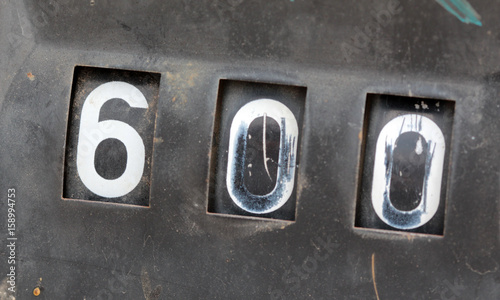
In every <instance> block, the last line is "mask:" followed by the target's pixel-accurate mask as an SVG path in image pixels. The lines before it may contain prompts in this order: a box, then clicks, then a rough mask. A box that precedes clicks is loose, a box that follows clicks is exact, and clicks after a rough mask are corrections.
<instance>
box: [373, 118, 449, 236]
mask: <svg viewBox="0 0 500 300" xmlns="http://www.w3.org/2000/svg"><path fill="white" fill-rule="evenodd" d="M406 132H416V133H418V134H420V135H421V136H422V137H423V138H424V139H425V142H426V145H427V148H426V149H418V148H419V146H420V147H421V145H422V144H421V143H420V144H418V145H417V146H416V148H415V151H417V152H422V151H426V153H427V157H426V159H425V173H424V174H425V175H424V178H423V183H422V192H421V198H420V202H419V205H418V206H417V207H416V208H414V209H413V210H410V211H402V210H399V209H397V208H395V207H394V205H393V204H392V203H391V198H390V188H391V176H392V173H393V172H392V169H393V164H394V150H395V148H396V142H397V140H398V138H399V137H400V136H401V135H402V134H403V133H406ZM445 148H446V146H445V140H444V136H443V132H442V131H441V129H440V128H439V127H438V126H437V125H436V123H434V122H433V121H432V120H431V119H429V118H427V117H424V116H421V115H410V114H407V115H402V116H399V117H396V118H394V119H392V120H391V121H390V122H389V123H387V124H386V125H385V126H384V128H382V130H381V132H380V134H379V136H378V139H377V145H376V150H375V151H376V152H375V164H374V168H373V182H372V194H371V196H372V204H373V208H374V210H375V212H376V213H377V215H378V216H379V217H380V219H381V220H382V221H384V222H385V223H386V224H388V225H390V226H392V227H395V228H398V229H413V228H417V227H420V226H422V225H424V224H426V223H427V222H429V221H430V220H431V219H432V217H433V216H434V215H435V214H436V212H437V210H438V207H439V198H440V194H441V179H442V175H443V165H444V155H445V150H446V149H445Z"/></svg>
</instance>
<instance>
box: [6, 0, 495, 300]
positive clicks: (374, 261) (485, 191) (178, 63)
mask: <svg viewBox="0 0 500 300" xmlns="http://www.w3.org/2000/svg"><path fill="white" fill-rule="evenodd" d="M389 3H392V2H390V1H384V0H376V1H375V0H370V1H352V2H345V1H329V2H327V1H322V2H320V1H299V0H295V1H230V0H220V1H190V0H182V1H152V0H148V1H139V2H136V1H127V2H117V1H100V0H93V1H70V0H52V1H31V0H30V1H24V2H23V1H6V0H3V1H0V22H1V25H2V26H0V78H1V80H0V110H1V112H0V140H1V141H2V143H1V146H0V174H1V175H0V195H1V197H0V199H1V201H0V216H1V217H0V226H1V229H0V232H2V233H1V234H0V236H1V240H2V243H3V244H2V245H1V246H0V271H1V273H0V297H9V296H10V295H11V293H10V291H9V290H8V287H9V286H10V283H9V281H10V275H7V274H9V273H10V267H12V266H14V265H13V264H10V263H9V260H11V259H10V258H9V257H11V256H12V255H11V249H9V248H8V247H7V246H8V245H9V243H11V242H14V241H15V250H13V251H14V254H15V262H16V264H15V275H14V276H15V287H16V295H15V296H16V299H30V298H35V296H34V295H33V291H34V289H35V288H37V287H38V288H40V290H41V293H40V295H39V296H38V298H40V299H142V298H144V299H168V298H174V299H200V298H204V299H255V298H270V299H273V298H274V299H307V298H311V299H332V298H334V299H377V298H380V299H408V298H409V299H498V298H500V270H499V268H500V267H499V265H500V251H499V250H500V221H499V220H500V216H499V212H500V199H499V196H498V195H499V192H500V191H499V188H500V178H499V170H500V165H499V161H500V160H499V159H498V158H499V155H500V153H499V152H500V151H499V147H498V141H499V140H500V131H499V123H498V115H499V112H500V104H499V99H498V98H499V96H500V78H499V76H498V74H499V72H500V63H499V62H500V51H499V50H500V34H499V33H500V23H499V22H498V15H499V14H500V6H498V5H496V3H494V2H491V1H481V0H477V1H472V0H470V3H471V5H472V7H474V9H475V10H476V11H477V12H478V13H479V15H480V16H481V22H482V26H476V25H473V24H465V23H463V22H461V21H460V20H458V19H457V18H456V17H455V16H454V15H452V14H450V13H449V12H448V11H446V10H445V9H444V8H443V7H441V6H440V5H439V4H437V3H436V2H435V1H407V2H401V3H399V5H398V6H397V7H396V9H393V10H392V12H391V9H390V7H392V6H390V5H389ZM391 5H392V4H391ZM386 12H389V14H390V15H389V16H390V17H387V19H385V21H377V16H380V15H386V16H387V14H386ZM377 22H378V23H377ZM374 24H375V25H374ZM376 24H379V25H376ZM367 28H368V29H367ZM78 65H80V66H92V67H103V68H111V69H122V70H132V71H147V72H156V73H160V75H161V79H160V89H159V97H158V106H157V117H156V130H155V133H154V139H153V150H152V161H154V164H153V165H152V166H151V182H150V184H151V186H150V199H149V207H140V206H133V205H122V204H117V203H104V202H102V201H67V200H64V199H63V198H62V196H61V195H62V194H63V183H64V155H65V153H66V150H67V149H66V148H65V147H66V136H67V133H68V122H70V121H74V119H73V118H72V115H71V114H70V107H71V105H70V101H71V88H72V84H73V74H74V68H75V66H78ZM221 79H229V80H241V81H252V82H261V83H273V84H282V85H287V86H302V87H306V88H307V97H306V100H305V109H304V115H303V131H302V136H301V147H300V154H299V155H300V166H299V169H298V173H297V182H296V186H295V188H296V199H297V201H296V218H295V222H274V221H269V220H255V219H245V218H219V217H216V216H213V215H211V214H208V213H207V207H208V199H209V193H208V192H209V184H210V181H209V179H210V159H211V157H212V151H213V148H212V146H213V137H214V134H215V132H214V123H215V118H216V111H217V95H218V87H219V82H220V80H221ZM370 93H371V94H387V95H404V96H408V97H424V98H432V99H448V100H452V101H455V113H454V116H453V129H452V133H451V135H452V139H451V145H450V147H449V148H450V164H449V175H448V180H447V183H448V184H447V191H446V195H447V196H446V206H445V207H444V232H443V235H442V236H435V235H426V234H414V233H404V234H401V233H399V232H390V231H371V230H366V229H360V228H357V227H355V226H354V224H355V218H356V202H357V198H358V190H359V186H358V184H359V182H360V180H359V179H360V177H361V176H362V173H361V172H360V169H362V165H361V164H362V163H363V160H362V151H361V149H362V145H363V128H364V118H365V113H366V112H365V104H366V98H367V94H370ZM9 189H14V190H15V193H14V194H15V226H16V227H15V228H16V230H15V236H14V237H15V238H17V240H7V238H8V237H12V236H9V235H8V234H9V231H8V224H12V222H10V221H9V219H12V218H9V216H8V209H9V208H10V207H9V201H8V199H9V198H14V197H9ZM11 194H12V193H11ZM11 203H12V202H11ZM7 299H9V298H7Z"/></svg>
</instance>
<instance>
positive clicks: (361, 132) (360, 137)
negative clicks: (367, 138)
mask: <svg viewBox="0 0 500 300" xmlns="http://www.w3.org/2000/svg"><path fill="white" fill-rule="evenodd" d="M358 139H359V140H360V141H362V140H363V130H360V131H359V134H358Z"/></svg>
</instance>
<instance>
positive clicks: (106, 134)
mask: <svg viewBox="0 0 500 300" xmlns="http://www.w3.org/2000/svg"><path fill="white" fill-rule="evenodd" d="M116 98H119V99H123V100H124V101H126V102H127V103H128V104H129V105H130V107H134V108H143V109H147V108H148V102H147V101H146V98H145V97H144V95H143V94H142V93H141V91H139V89H137V88H136V87H134V86H133V85H131V84H129V83H126V82H121V81H113V82H108V83H105V84H102V85H100V86H99V87H97V88H96V89H94V90H93V91H92V92H91V93H90V94H89V95H88V97H87V99H85V102H84V103H83V107H82V114H81V116H80V131H79V135H78V146H77V155H76V164H77V170H78V175H79V176H80V178H81V180H82V182H83V184H84V185H85V186H86V187H87V188H88V189H89V190H90V191H92V192H93V193H95V194H97V195H99V196H101V197H106V198H113V197H121V196H124V195H126V194H128V193H129V192H131V191H132V190H133V189H134V188H135V187H136V186H137V184H139V182H140V180H141V177H142V174H143V171H144V162H145V149H144V143H143V141H142V139H141V137H140V135H139V134H138V133H137V131H136V130H135V129H134V128H132V127H131V126H130V125H128V124H127V123H124V122H122V121H117V120H105V121H101V122H99V112H100V110H101V107H102V106H103V105H104V103H106V102H107V101H109V100H111V99H116ZM111 138H113V139H117V140H119V141H120V142H122V143H123V144H124V145H125V148H126V151H127V165H126V167H125V171H124V172H123V174H122V175H121V176H120V177H118V178H116V179H105V178H103V177H102V176H101V175H99V174H98V173H97V171H96V168H95V164H94V160H95V152H96V149H97V146H98V145H99V144H100V143H101V142H102V141H104V140H106V139H111Z"/></svg>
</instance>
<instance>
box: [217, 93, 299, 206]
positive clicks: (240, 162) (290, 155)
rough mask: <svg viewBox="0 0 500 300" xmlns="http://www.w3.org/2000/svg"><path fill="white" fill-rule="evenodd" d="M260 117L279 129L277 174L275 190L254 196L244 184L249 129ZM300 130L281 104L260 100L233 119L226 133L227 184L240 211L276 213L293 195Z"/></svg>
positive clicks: (288, 110) (252, 103)
mask: <svg viewBox="0 0 500 300" xmlns="http://www.w3.org/2000/svg"><path fill="white" fill-rule="evenodd" d="M259 117H264V118H266V117H270V118H273V119H274V120H275V121H276V122H277V123H278V124H279V126H280V151H279V159H278V174H277V178H276V185H275V186H274V189H273V190H272V191H271V192H270V193H269V194H267V195H263V196H260V195H254V194H252V193H250V192H249V191H248V189H247V188H246V187H245V184H244V170H245V153H246V144H247V135H248V128H249V126H250V124H251V123H252V121H253V120H255V119H256V118H259ZM298 136H299V128H298V126H297V120H296V119H295V116H294V115H293V113H292V112H291V111H290V109H289V108H288V107H286V106H285V105H284V104H282V103H281V102H278V101H276V100H271V99H259V100H254V101H252V102H249V103H247V104H245V106H243V107H242V108H240V110H239V111H238V112H237V113H236V115H235V116H234V119H233V122H232V124H231V129H230V133H229V150H228V155H229V157H228V163H227V177H226V185H227V190H228V192H229V195H230V196H231V199H233V201H234V203H236V205H238V206H239V207H240V208H242V209H244V210H246V211H248V212H251V213H255V214H265V213H270V212H272V211H275V210H277V209H278V208H280V207H281V206H283V204H285V203H286V202H287V201H288V198H290V195H291V194H292V192H293V186H294V178H295V161H296V153H297V142H298V141H297V140H298Z"/></svg>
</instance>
